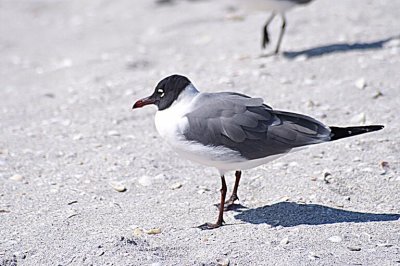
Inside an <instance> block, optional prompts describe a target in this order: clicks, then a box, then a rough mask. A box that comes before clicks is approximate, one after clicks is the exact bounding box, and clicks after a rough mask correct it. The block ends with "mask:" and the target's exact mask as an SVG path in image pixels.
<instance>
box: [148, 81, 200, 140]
mask: <svg viewBox="0 0 400 266" xmlns="http://www.w3.org/2000/svg"><path fill="white" fill-rule="evenodd" d="M198 93H199V92H198V91H197V90H196V89H195V88H194V87H193V85H189V86H188V87H187V88H186V89H185V90H184V91H183V92H182V93H181V95H180V96H179V97H178V99H177V100H176V101H175V102H174V103H173V104H172V105H171V106H170V107H169V108H167V109H165V110H162V111H157V113H156V116H155V124H156V128H157V131H158V133H159V134H160V136H161V137H162V138H164V139H165V140H166V141H167V142H168V143H169V144H171V145H172V146H174V144H175V143H176V142H179V141H181V140H182V138H183V132H184V131H185V128H186V127H187V126H188V121H187V118H186V117H185V114H187V113H188V112H189V111H190V110H191V104H192V102H193V100H194V99H195V97H196V96H197V95H198Z"/></svg>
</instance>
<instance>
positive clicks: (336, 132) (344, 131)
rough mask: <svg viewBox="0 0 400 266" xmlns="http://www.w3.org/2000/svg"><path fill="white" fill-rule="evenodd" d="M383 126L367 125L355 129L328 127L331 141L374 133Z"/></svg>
mask: <svg viewBox="0 0 400 266" xmlns="http://www.w3.org/2000/svg"><path fill="white" fill-rule="evenodd" d="M384 127H385V126H383V125H369V126H357V127H329V128H330V129H331V140H337V139H342V138H347V137H352V136H356V135H360V134H364V133H369V132H374V131H378V130H381V129H383V128H384Z"/></svg>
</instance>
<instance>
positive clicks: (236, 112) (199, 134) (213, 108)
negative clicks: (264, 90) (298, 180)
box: [184, 92, 330, 159]
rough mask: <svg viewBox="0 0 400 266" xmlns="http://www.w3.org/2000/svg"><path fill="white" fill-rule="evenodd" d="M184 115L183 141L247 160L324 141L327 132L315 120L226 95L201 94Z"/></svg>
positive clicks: (236, 94) (240, 95)
mask: <svg viewBox="0 0 400 266" xmlns="http://www.w3.org/2000/svg"><path fill="white" fill-rule="evenodd" d="M198 97H199V98H198V99H197V100H196V106H197V107H196V108H194V109H193V110H192V111H191V112H189V113H187V114H186V117H187V119H188V122H189V126H188V128H187V130H186V131H185V132H184V136H185V137H186V139H188V140H190V141H196V142H199V143H201V144H203V145H210V146H224V147H227V148H230V149H232V150H235V151H238V152H239V153H240V154H241V155H242V156H243V157H245V158H247V159H258V158H263V157H266V156H270V155H275V154H281V153H286V152H288V151H289V150H291V149H293V148H295V147H300V146H305V145H310V144H315V143H320V142H324V141H328V140H329V139H330V129H329V128H328V127H326V126H325V125H323V124H322V123H320V122H318V121H316V120H315V119H313V118H311V117H308V116H304V115H300V114H294V113H288V112H281V111H275V110H272V108H271V107H269V106H267V105H265V104H263V100H262V99H260V98H250V97H248V96H246V95H242V94H238V93H230V92H222V93H202V94H201V95H199V96H198Z"/></svg>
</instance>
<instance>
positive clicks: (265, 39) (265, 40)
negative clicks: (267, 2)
mask: <svg viewBox="0 0 400 266" xmlns="http://www.w3.org/2000/svg"><path fill="white" fill-rule="evenodd" d="M274 17H275V13H274V12H272V14H271V16H270V17H269V18H268V20H267V22H265V25H264V28H263V38H262V44H261V46H262V48H263V49H265V47H266V46H267V44H268V43H269V34H268V26H269V24H270V23H271V21H272V20H273V19H274Z"/></svg>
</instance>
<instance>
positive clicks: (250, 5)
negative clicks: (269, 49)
mask: <svg viewBox="0 0 400 266" xmlns="http://www.w3.org/2000/svg"><path fill="white" fill-rule="evenodd" d="M311 1H312V0H234V2H235V3H236V4H238V5H239V6H241V7H243V8H245V9H246V10H250V11H270V12H271V15H270V16H269V18H268V19H267V21H266V23H265V24H264V27H263V29H262V42H261V46H262V48H263V49H265V48H266V46H267V44H268V43H269V42H270V38H269V33H268V26H269V24H270V23H271V22H272V20H273V19H274V18H275V16H276V15H280V17H281V18H282V25H281V30H280V33H279V37H278V42H277V44H276V47H275V50H274V52H273V54H278V53H279V49H280V46H281V42H282V38H283V35H284V33H285V29H286V18H285V12H286V11H288V10H289V9H291V8H293V7H296V6H301V5H305V4H308V3H310V2H311Z"/></svg>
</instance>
